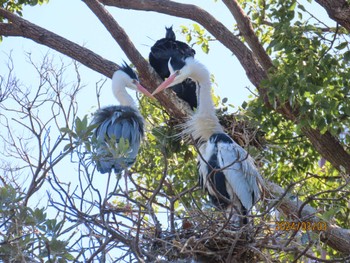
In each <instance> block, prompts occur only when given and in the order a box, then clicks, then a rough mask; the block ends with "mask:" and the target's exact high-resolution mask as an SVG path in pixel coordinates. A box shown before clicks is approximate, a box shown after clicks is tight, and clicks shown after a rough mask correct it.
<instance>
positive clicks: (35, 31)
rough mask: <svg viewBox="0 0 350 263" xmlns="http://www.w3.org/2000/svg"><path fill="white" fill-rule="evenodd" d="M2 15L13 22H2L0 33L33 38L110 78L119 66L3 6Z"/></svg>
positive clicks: (0, 13) (0, 11)
mask: <svg viewBox="0 0 350 263" xmlns="http://www.w3.org/2000/svg"><path fill="white" fill-rule="evenodd" d="M0 16H2V17H4V18H6V19H8V20H9V21H10V22H11V24H7V25H6V24H4V23H2V24H1V27H0V35H3V36H22V37H25V38H28V39H31V40H33V41H35V42H37V43H39V44H42V45H45V46H48V47H50V48H52V49H54V50H57V51H58V52H60V53H62V54H65V55H67V56H69V57H71V58H73V59H75V60H77V61H79V62H80V63H82V64H84V65H85V66H87V67H88V68H91V69H92V70H94V71H97V72H99V73H101V74H103V75H105V76H107V77H109V78H111V77H112V75H113V73H114V71H116V70H117V69H118V68H119V67H118V65H117V64H115V63H113V62H112V61H109V60H106V59H104V58H102V57H101V56H99V55H97V54H96V53H94V52H92V51H91V50H89V49H87V48H84V47H82V46H80V45H78V44H76V43H74V42H72V41H69V40H67V39H65V38H63V37H61V36H59V35H57V34H55V33H53V32H51V31H49V30H46V29H44V28H42V27H39V26H37V25H35V24H32V23H30V22H29V21H27V20H25V19H23V18H21V17H19V16H17V15H15V14H12V13H11V12H9V11H7V10H5V9H3V8H0ZM87 58H88V59H87Z"/></svg>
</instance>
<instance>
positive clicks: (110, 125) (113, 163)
mask: <svg viewBox="0 0 350 263" xmlns="http://www.w3.org/2000/svg"><path fill="white" fill-rule="evenodd" d="M93 123H96V124H99V125H98V127H97V128H96V130H95V137H96V138H97V140H98V141H99V142H100V143H99V144H98V146H97V147H98V148H97V149H96V152H97V155H98V157H100V158H98V160H97V162H96V163H97V169H98V170H99V171H100V172H101V173H106V172H110V171H111V170H112V169H114V170H115V171H116V172H120V171H121V170H123V169H125V168H127V167H129V166H131V165H132V164H133V163H134V162H135V160H136V156H137V153H138V150H139V148H140V142H141V138H142V137H143V133H144V123H143V118H142V117H141V115H140V114H139V112H138V111H136V110H135V109H133V108H131V107H127V106H110V107H105V108H103V109H101V110H99V111H97V112H96V113H95V117H94V120H93ZM121 138H123V139H125V140H127V141H128V142H129V149H128V150H127V152H126V153H125V154H123V155H121V156H116V155H115V154H113V152H111V150H110V148H109V147H108V143H109V142H110V140H112V139H113V140H115V142H116V143H118V142H119V141H120V139H121ZM101 142H102V143H101ZM104 142H106V143H104ZM116 147H118V144H117V145H116Z"/></svg>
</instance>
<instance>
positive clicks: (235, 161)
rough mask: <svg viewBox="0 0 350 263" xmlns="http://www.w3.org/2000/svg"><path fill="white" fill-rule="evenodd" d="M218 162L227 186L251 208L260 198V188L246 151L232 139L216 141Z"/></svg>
mask: <svg viewBox="0 0 350 263" xmlns="http://www.w3.org/2000/svg"><path fill="white" fill-rule="evenodd" d="M230 139H231V138H230ZM217 149H218V154H217V157H218V162H219V164H220V165H219V166H220V168H221V169H223V173H224V174H225V178H226V182H227V185H228V187H231V188H232V191H233V193H234V194H236V195H237V197H238V199H239V200H240V201H241V203H242V205H243V206H244V207H245V208H246V209H247V210H249V209H251V208H252V206H253V204H254V203H255V202H256V200H257V199H258V198H260V189H259V186H258V183H257V180H258V178H257V177H258V176H260V174H259V172H258V171H257V169H256V168H255V165H254V163H253V160H252V159H251V157H250V156H249V155H248V153H247V152H246V151H245V150H244V149H243V148H242V147H240V146H239V145H238V144H237V143H235V142H234V141H233V140H231V142H218V143H217Z"/></svg>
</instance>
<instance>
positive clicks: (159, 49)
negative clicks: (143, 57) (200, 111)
mask: <svg viewBox="0 0 350 263" xmlns="http://www.w3.org/2000/svg"><path fill="white" fill-rule="evenodd" d="M165 29H166V34H165V38H162V39H160V40H158V41H157V42H156V43H155V44H154V45H153V46H152V47H151V52H150V54H149V62H150V64H151V66H152V67H153V68H154V70H155V71H156V72H157V73H158V75H159V76H160V77H161V78H162V79H163V80H164V79H165V78H167V77H169V75H170V72H169V68H168V61H169V58H170V57H176V58H179V59H185V58H187V57H194V55H195V54H196V51H195V50H194V49H192V48H191V47H190V46H189V45H187V44H186V43H184V42H181V41H177V40H176V36H175V33H174V31H173V27H172V26H171V27H165ZM171 89H172V90H173V91H174V92H175V93H176V95H177V96H178V97H179V98H180V99H182V100H184V101H186V102H187V103H188V104H189V105H190V107H191V108H192V109H194V108H197V99H196V83H195V82H193V81H192V80H190V79H186V80H184V81H183V82H182V83H179V84H177V85H175V86H173V87H171Z"/></svg>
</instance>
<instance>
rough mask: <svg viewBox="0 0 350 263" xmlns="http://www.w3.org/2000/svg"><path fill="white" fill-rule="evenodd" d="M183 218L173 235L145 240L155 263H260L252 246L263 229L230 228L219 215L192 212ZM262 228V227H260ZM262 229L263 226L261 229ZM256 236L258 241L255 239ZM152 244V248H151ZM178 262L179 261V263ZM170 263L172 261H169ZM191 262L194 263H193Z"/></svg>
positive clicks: (168, 234)
mask: <svg viewBox="0 0 350 263" xmlns="http://www.w3.org/2000/svg"><path fill="white" fill-rule="evenodd" d="M193 213H194V214H192V215H191V217H190V218H185V219H183V220H182V222H181V226H180V227H179V228H178V229H176V231H174V232H173V233H171V232H163V233H162V235H161V237H159V238H157V239H154V238H150V239H149V240H153V241H154V240H156V241H155V242H153V243H152V242H150V243H149V245H151V247H148V248H147V249H149V250H148V251H152V254H153V255H157V257H158V259H159V261H158V262H211V263H214V262H257V261H259V260H261V258H260V257H259V254H257V253H256V251H257V250H258V249H257V248H256V247H255V246H256V244H258V243H259V242H257V240H259V239H261V236H262V232H263V231H265V230H266V227H262V225H259V226H254V225H253V220H250V223H248V224H247V225H245V226H243V227H241V228H239V227H235V226H233V225H232V222H231V221H230V220H228V219H226V218H224V215H223V213H222V212H213V211H211V212H210V213H209V215H210V217H209V215H204V214H203V212H202V211H195V212H193ZM263 225H264V224H263ZM265 226H266V225H265ZM259 236H260V238H259ZM151 243H152V244H151ZM179 258H180V259H182V260H180V261H179ZM173 260H174V261H173ZM193 260H195V261H193Z"/></svg>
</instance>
